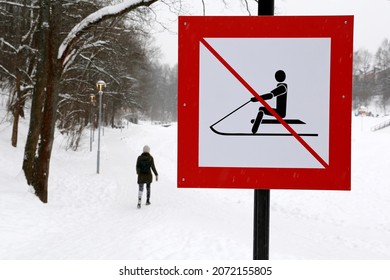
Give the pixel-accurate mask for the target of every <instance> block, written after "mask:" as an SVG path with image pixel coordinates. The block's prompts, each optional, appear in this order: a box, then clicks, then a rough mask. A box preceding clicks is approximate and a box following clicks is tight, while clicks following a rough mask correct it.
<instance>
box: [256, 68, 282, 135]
mask: <svg viewBox="0 0 390 280" xmlns="http://www.w3.org/2000/svg"><path fill="white" fill-rule="evenodd" d="M275 79H276V81H277V82H278V84H277V86H276V88H274V89H273V90H271V91H270V92H269V93H266V94H263V95H260V97H261V98H262V99H263V100H269V99H272V98H274V97H276V108H272V109H273V110H274V111H275V112H276V113H277V114H278V115H279V116H280V117H281V118H284V117H285V116H286V109H287V84H286V83H283V82H284V81H285V79H286V73H285V72H284V71H283V70H278V71H276V73H275ZM251 101H252V102H259V100H257V98H256V97H252V98H251ZM264 114H265V115H268V116H272V113H270V112H269V111H268V110H267V108H265V107H263V106H261V107H260V108H259V112H258V113H257V116H256V119H252V120H251V123H253V126H252V133H253V134H256V132H257V131H258V130H259V127H260V124H261V122H262V120H263V117H264Z"/></svg>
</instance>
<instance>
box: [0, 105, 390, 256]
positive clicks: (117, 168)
mask: <svg viewBox="0 0 390 280" xmlns="http://www.w3.org/2000/svg"><path fill="white" fill-rule="evenodd" d="M0 107H1V108H0V109H1V111H0V113H1V114H0V240H1V242H0V259H25V260H29V259H43V260H47V259H116V260H118V259H134V260H135V259H139V260H143V259H146V260H147V259H149V260H150V259H171V260H172V259H178V260H192V259H194V260H195V259H200V260H216V259H221V260H227V259H247V260H250V259H252V240H253V236H252V234H253V232H252V231H253V190H225V189H221V190H215V189H211V190H209V189H200V190H199V189H178V188H177V187H176V168H177V159H176V155H177V152H176V150H177V125H176V124H172V125H171V126H169V127H163V126H160V125H154V124H151V123H150V122H142V123H141V124H139V125H134V124H129V125H128V127H126V128H124V129H123V130H122V131H121V130H119V129H111V128H105V131H104V136H102V138H101V139H102V146H101V147H102V148H101V166H100V174H96V161H97V160H96V149H97V140H96V138H95V142H94V143H93V151H92V152H90V147H89V132H88V131H86V132H85V136H84V138H83V139H82V142H81V147H80V149H79V150H78V151H77V152H74V151H70V150H68V151H65V143H66V140H65V139H64V138H63V136H61V135H57V136H56V141H55V146H54V149H53V157H52V161H51V170H50V180H49V203H48V204H42V203H41V202H40V201H39V200H38V199H37V198H36V197H35V196H34V195H33V194H32V192H31V190H30V189H29V187H28V186H27V185H26V183H25V180H24V175H23V172H22V171H21V165H22V158H23V146H24V141H25V138H26V132H27V126H28V121H27V120H23V119H22V120H21V124H20V140H19V145H18V148H12V147H11V145H10V137H11V124H10V123H9V122H6V121H5V118H4V108H3V107H2V106H0ZM383 120H384V118H369V117H365V118H362V117H353V137H352V191H351V192H334V191H299V190H296V191H291V190H272V191H271V230H270V258H271V259H274V260H275V259H283V260H284V259H390V180H389V179H390V173H389V166H390V149H389V147H390V146H389V139H390V129H389V128H388V129H384V130H381V131H377V132H371V131H370V127H371V126H372V125H374V124H376V123H378V122H381V121H383ZM95 136H96V134H95ZM145 144H148V145H150V147H151V154H152V155H153V156H154V158H155V162H156V167H157V169H158V172H159V181H158V182H154V183H153V184H152V198H151V201H152V205H150V206H145V205H144V202H145V199H144V201H143V206H142V208H141V209H140V210H139V209H137V208H136V203H137V192H138V189H137V184H136V173H135V161H136V158H137V156H138V155H139V154H140V153H141V151H142V147H143V146H144V145H145ZM144 195H145V194H144Z"/></svg>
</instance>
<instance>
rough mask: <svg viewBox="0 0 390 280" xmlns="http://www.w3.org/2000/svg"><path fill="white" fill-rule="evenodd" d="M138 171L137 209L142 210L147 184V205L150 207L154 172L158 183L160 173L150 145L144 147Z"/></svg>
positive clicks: (138, 162) (137, 165)
mask: <svg viewBox="0 0 390 280" xmlns="http://www.w3.org/2000/svg"><path fill="white" fill-rule="evenodd" d="M136 170H137V175H138V179H137V183H138V186H139V190H138V204H137V208H141V201H142V194H143V191H144V185H145V184H146V205H150V186H151V184H152V181H153V175H152V171H153V173H154V175H155V176H156V181H158V173H157V170H156V166H155V165H154V159H153V157H152V156H151V155H150V147H149V146H148V145H145V146H144V148H143V152H142V154H141V155H140V156H139V157H138V158H137V164H136Z"/></svg>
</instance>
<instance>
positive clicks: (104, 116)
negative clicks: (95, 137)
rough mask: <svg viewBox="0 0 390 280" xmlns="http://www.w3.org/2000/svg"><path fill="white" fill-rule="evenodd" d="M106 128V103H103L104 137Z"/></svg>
mask: <svg viewBox="0 0 390 280" xmlns="http://www.w3.org/2000/svg"><path fill="white" fill-rule="evenodd" d="M105 126H106V103H103V136H104V127H105Z"/></svg>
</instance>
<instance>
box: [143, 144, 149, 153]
mask: <svg viewBox="0 0 390 280" xmlns="http://www.w3.org/2000/svg"><path fill="white" fill-rule="evenodd" d="M143 152H144V153H150V147H149V146H148V145H145V146H144V149H143Z"/></svg>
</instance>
